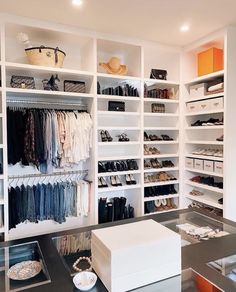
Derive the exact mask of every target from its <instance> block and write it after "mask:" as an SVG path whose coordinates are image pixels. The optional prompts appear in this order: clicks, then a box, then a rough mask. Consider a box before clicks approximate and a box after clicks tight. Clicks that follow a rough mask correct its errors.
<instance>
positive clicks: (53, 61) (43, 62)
mask: <svg viewBox="0 0 236 292" xmlns="http://www.w3.org/2000/svg"><path fill="white" fill-rule="evenodd" d="M25 53H26V55H27V58H28V61H29V63H30V64H31V65H39V66H47V67H57V68H61V67H62V66H63V61H64V58H65V56H66V54H65V53H64V52H63V51H61V50H59V49H58V48H51V47H44V46H41V47H33V48H28V49H25Z"/></svg>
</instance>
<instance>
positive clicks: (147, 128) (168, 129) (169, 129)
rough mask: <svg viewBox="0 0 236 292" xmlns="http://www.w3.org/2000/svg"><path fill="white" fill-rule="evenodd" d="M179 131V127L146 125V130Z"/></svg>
mask: <svg viewBox="0 0 236 292" xmlns="http://www.w3.org/2000/svg"><path fill="white" fill-rule="evenodd" d="M148 130H150V131H152V130H153V131H178V130H179V128H178V127H144V131H148Z"/></svg>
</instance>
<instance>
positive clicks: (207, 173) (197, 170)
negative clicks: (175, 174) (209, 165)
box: [185, 168, 224, 177]
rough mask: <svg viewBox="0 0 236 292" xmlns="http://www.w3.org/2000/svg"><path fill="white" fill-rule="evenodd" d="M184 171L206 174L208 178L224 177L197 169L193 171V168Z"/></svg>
mask: <svg viewBox="0 0 236 292" xmlns="http://www.w3.org/2000/svg"><path fill="white" fill-rule="evenodd" d="M185 170H187V171H191V172H196V173H202V174H206V175H210V176H217V177H224V175H223V174H222V173H216V172H210V171H206V170H199V169H195V168H185Z"/></svg>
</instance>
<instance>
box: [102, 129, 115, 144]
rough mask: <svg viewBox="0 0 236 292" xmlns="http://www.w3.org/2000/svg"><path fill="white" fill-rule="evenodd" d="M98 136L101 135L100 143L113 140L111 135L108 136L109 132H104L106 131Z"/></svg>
mask: <svg viewBox="0 0 236 292" xmlns="http://www.w3.org/2000/svg"><path fill="white" fill-rule="evenodd" d="M100 135H101V139H102V142H112V140H113V138H112V137H111V135H110V134H109V132H108V131H107V130H106V131H103V130H102V131H101V132H100Z"/></svg>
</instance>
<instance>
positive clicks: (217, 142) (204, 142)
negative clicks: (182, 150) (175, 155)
mask: <svg viewBox="0 0 236 292" xmlns="http://www.w3.org/2000/svg"><path fill="white" fill-rule="evenodd" d="M185 143H186V144H199V145H224V142H220V141H204V140H199V141H198V140H197V141H186V142H185Z"/></svg>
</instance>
